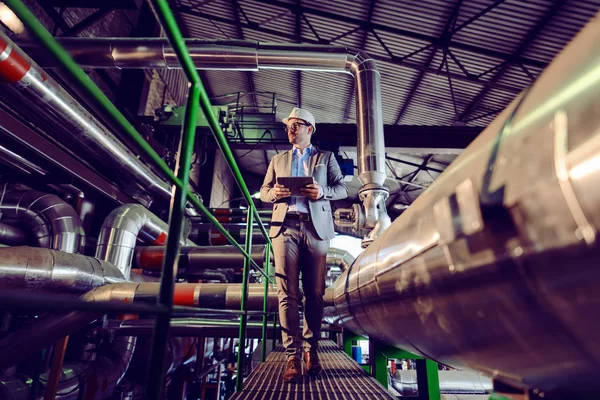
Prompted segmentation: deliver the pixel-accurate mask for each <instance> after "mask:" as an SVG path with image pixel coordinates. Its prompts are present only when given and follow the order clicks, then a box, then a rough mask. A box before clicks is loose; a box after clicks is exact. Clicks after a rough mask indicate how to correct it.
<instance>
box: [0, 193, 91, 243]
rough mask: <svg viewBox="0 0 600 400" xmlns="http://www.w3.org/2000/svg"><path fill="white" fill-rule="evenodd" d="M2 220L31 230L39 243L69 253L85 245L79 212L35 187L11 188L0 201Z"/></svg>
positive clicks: (56, 197)
mask: <svg viewBox="0 0 600 400" xmlns="http://www.w3.org/2000/svg"><path fill="white" fill-rule="evenodd" d="M0 212H1V213H2V221H3V222H7V223H10V224H11V225H12V224H16V225H17V226H21V227H22V228H25V229H27V231H29V232H31V234H32V236H33V238H34V239H35V241H36V243H37V245H38V246H39V247H47V248H51V249H55V250H61V251H65V252H67V253H78V252H79V251H80V249H83V245H84V241H85V233H84V232H83V227H82V225H81V220H80V219H79V216H78V215H77V213H76V212H75V210H74V209H73V207H71V206H70V205H69V204H67V203H66V202H64V201H63V200H61V199H60V198H59V197H58V196H55V195H53V194H47V193H41V192H37V191H35V190H28V191H9V192H7V193H6V194H5V196H4V198H3V199H2V201H1V202H0Z"/></svg>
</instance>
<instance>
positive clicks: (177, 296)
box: [173, 283, 196, 306]
mask: <svg viewBox="0 0 600 400" xmlns="http://www.w3.org/2000/svg"><path fill="white" fill-rule="evenodd" d="M195 291H196V285H190V284H185V283H178V284H177V285H175V293H174V294H173V304H175V305H178V306H194V305H196V299H195V298H194V293H195Z"/></svg>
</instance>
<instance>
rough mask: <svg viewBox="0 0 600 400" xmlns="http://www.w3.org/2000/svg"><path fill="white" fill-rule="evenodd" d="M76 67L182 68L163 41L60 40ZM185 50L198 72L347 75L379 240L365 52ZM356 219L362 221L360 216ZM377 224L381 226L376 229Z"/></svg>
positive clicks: (191, 45) (220, 44) (379, 180)
mask: <svg viewBox="0 0 600 400" xmlns="http://www.w3.org/2000/svg"><path fill="white" fill-rule="evenodd" d="M59 41H60V43H61V45H63V46H64V47H65V48H66V49H67V51H69V52H70V53H71V54H72V56H73V58H74V59H75V61H77V62H78V63H79V64H80V65H82V66H84V67H91V68H180V66H179V63H178V61H177V59H176V56H175V53H174V52H173V50H172V49H171V47H170V46H169V44H168V42H167V40H165V39H131V38H108V39H97V38H92V39H89V38H85V39H84V38H62V39H60V40H59ZM186 45H187V47H188V49H189V51H190V54H191V57H192V59H193V60H194V62H195V65H196V68H197V69H200V70H244V71H259V70H262V69H275V70H306V71H326V72H342V73H349V74H351V75H352V76H353V78H354V88H355V92H356V123H357V128H358V134H357V137H358V141H357V142H358V143H357V148H358V172H359V178H360V181H361V182H362V184H363V188H362V189H361V192H360V199H361V201H363V204H364V208H365V214H366V215H367V218H366V220H365V221H366V223H367V224H366V225H365V226H361V228H363V227H367V228H376V229H373V231H372V232H371V234H370V235H369V237H368V239H367V241H366V242H365V244H368V243H370V242H371V241H372V240H373V239H375V238H376V237H378V236H379V235H380V234H381V233H383V231H384V230H385V229H387V227H389V225H390V223H391V221H390V220H389V217H388V216H387V211H386V209H385V207H386V205H385V199H387V196H388V191H387V189H385V188H384V187H383V183H384V181H385V178H386V173H385V158H384V155H385V143H384V135H383V114H382V107H381V84H380V78H381V77H380V73H379V71H378V69H377V66H376V63H375V60H373V59H372V58H371V57H370V56H369V55H368V54H367V53H365V52H364V51H362V50H359V51H355V50H350V49H348V48H346V47H339V46H322V45H307V44H278V43H259V42H255V41H241V40H237V41H231V40H226V41H220V40H200V39H187V40H186ZM22 46H23V47H24V48H25V49H26V50H27V52H28V53H30V54H33V57H34V58H35V59H36V60H39V62H41V63H43V64H42V65H44V66H49V67H51V66H52V65H51V62H50V60H48V58H47V57H46V56H45V55H44V54H43V52H40V51H39V48H37V47H36V46H35V45H33V44H22ZM356 218H358V216H356ZM378 221H382V222H380V223H379V225H378Z"/></svg>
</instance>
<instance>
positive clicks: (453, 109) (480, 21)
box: [173, 0, 600, 126]
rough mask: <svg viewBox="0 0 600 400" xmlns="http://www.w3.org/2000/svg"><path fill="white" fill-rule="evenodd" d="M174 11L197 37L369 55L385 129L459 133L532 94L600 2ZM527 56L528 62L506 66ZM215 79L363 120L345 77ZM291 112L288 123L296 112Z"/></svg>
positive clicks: (219, 89) (250, 4) (214, 87)
mask: <svg viewBox="0 0 600 400" xmlns="http://www.w3.org/2000/svg"><path fill="white" fill-rule="evenodd" d="M173 6H174V9H175V10H178V12H179V13H180V16H181V19H182V22H183V24H184V26H185V30H186V31H187V33H188V34H189V35H190V36H193V37H198V38H242V37H243V38H244V39H248V40H258V41H275V42H295V41H298V42H307V43H315V42H318V41H320V42H322V43H332V44H336V45H342V46H347V47H351V48H355V47H361V48H363V49H364V50H365V51H367V52H368V53H369V54H371V55H372V56H374V57H375V58H376V59H377V60H378V65H379V67H380V69H381V72H382V96H383V104H384V106H383V107H384V110H383V115H384V120H385V123H386V124H394V123H396V122H397V123H400V124H426V125H453V124H455V123H456V122H457V120H459V121H460V122H464V123H467V124H469V125H475V126H485V125H486V124H487V123H489V122H490V121H491V120H492V119H493V118H494V117H495V115H497V113H498V112H499V111H500V110H501V109H502V108H504V107H506V105H507V104H508V103H509V102H510V101H511V99H512V98H514V96H515V95H516V94H518V92H519V91H521V90H522V89H524V88H526V87H528V86H529V85H530V84H531V82H532V79H534V78H535V77H537V76H538V75H539V73H540V71H541V70H542V67H543V65H545V64H547V63H548V62H550V61H551V59H552V58H553V57H554V56H555V55H556V54H557V53H558V52H559V51H560V49H561V48H562V47H564V45H565V44H566V43H567V42H568V41H569V40H570V39H571V38H572V37H573V36H574V35H575V34H576V33H577V32H578V31H579V30H580V29H581V27H582V26H583V25H584V24H585V23H586V22H587V21H588V20H589V19H590V18H591V17H592V16H593V15H594V14H595V13H596V12H597V11H598V9H600V1H598V0H569V1H555V0H528V1H517V0H505V1H502V0H497V1H491V0H462V1H458V0H452V1H449V0H421V1H409V0H403V1H396V0H362V1H355V0H338V1H328V0H311V1H308V0H303V1H300V2H297V1H295V0H289V1H281V0H204V1H200V0H181V1H173ZM456 11H457V13H456V14H455V17H456V19H455V21H454V20H453V19H452V17H453V13H454V12H456ZM297 24H298V26H297ZM445 27H447V28H448V29H447V30H446V34H444V28H445ZM448 32H450V33H451V34H449V33H448ZM298 34H299V35H298ZM525 40H527V42H526V43H525V42H524V41H525ZM446 44H447V46H446ZM519 51H520V54H517V56H519V57H521V58H522V59H517V60H508V61H507V59H510V58H511V57H512V56H513V55H515V53H516V52H519ZM423 69H425V70H427V71H428V72H426V73H423V72H421V71H422V70H423ZM448 73H450V74H451V75H452V76H451V79H450V80H449V79H448ZM207 75H208V76H209V77H210V80H211V82H210V83H209V88H210V90H211V95H212V96H215V97H216V96H221V95H224V94H227V93H229V92H230V91H231V90H236V87H237V88H238V89H237V90H240V89H239V88H245V89H247V88H248V87H250V85H249V84H243V83H242V82H243V81H244V80H246V81H248V80H249V79H252V80H253V81H254V82H253V85H254V90H256V91H273V92H276V93H277V94H278V95H279V96H281V98H282V102H283V103H284V104H288V102H289V101H295V102H299V101H301V102H302V105H304V106H306V107H308V108H311V109H313V110H314V112H315V115H316V116H317V119H318V121H321V122H331V123H340V122H353V121H354V119H355V117H354V105H353V104H351V103H353V101H350V99H349V97H350V96H353V94H352V93H351V82H349V81H348V79H345V78H343V77H332V76H331V75H323V74H313V73H302V74H298V73H295V72H281V73H271V72H258V73H250V74H246V73H244V74H235V73H209V74H207ZM421 75H423V76H421ZM294 81H295V82H296V83H295V84H294ZM486 83H487V86H491V90H490V89H486ZM299 85H300V86H301V88H300V90H298V86H299ZM482 93H483V94H482ZM479 97H481V99H479ZM406 102H410V104H408V105H407V106H405V103H406ZM348 104H350V105H349V106H348ZM289 106H291V105H289ZM282 107H283V108H285V109H282V110H280V111H281V113H282V114H284V113H285V112H287V108H290V107H288V105H286V106H282ZM403 109H404V112H401V111H402V110H403ZM398 117H401V118H400V119H399V120H398Z"/></svg>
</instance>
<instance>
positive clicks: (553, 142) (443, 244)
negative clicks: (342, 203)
mask: <svg viewBox="0 0 600 400" xmlns="http://www.w3.org/2000/svg"><path fill="white" fill-rule="evenodd" d="M598 43H600V19H599V18H598V17H596V19H594V20H593V21H592V22H591V23H590V24H589V25H588V26H587V27H586V28H585V29H584V30H583V31H582V32H581V33H580V34H579V36H577V38H576V39H575V40H574V41H573V42H571V43H570V44H569V46H568V47H567V48H566V49H565V50H564V51H563V52H562V53H561V54H560V55H559V56H558V57H557V58H556V59H555V60H554V62H553V63H552V64H551V65H550V66H549V67H548V68H547V70H546V71H544V73H543V74H542V75H541V76H540V77H539V79H538V80H537V82H536V83H535V84H534V86H533V87H532V88H531V89H530V90H529V91H528V92H527V93H526V94H525V95H524V96H521V97H520V98H518V99H516V100H515V101H514V102H513V104H511V105H510V106H509V107H508V108H507V110H505V111H504V112H503V113H502V114H501V115H500V116H499V117H498V118H497V119H496V120H495V121H494V122H493V123H492V124H491V125H490V126H489V127H488V128H487V129H486V130H485V131H484V132H482V133H481V134H480V136H479V137H478V138H477V139H475V141H474V142H473V143H472V145H471V146H469V147H468V148H467V149H466V150H465V151H464V152H463V153H462V154H461V155H460V156H459V157H458V158H457V159H456V160H455V162H454V163H453V164H452V165H451V166H450V167H449V168H448V169H447V170H446V171H445V172H444V173H443V174H442V175H441V176H440V177H439V178H438V179H437V180H436V181H435V182H434V184H433V185H432V186H431V187H430V188H429V189H428V190H427V191H425V192H424V193H423V194H422V195H421V196H419V198H418V199H417V200H416V201H415V202H414V203H413V205H411V207H410V208H409V209H407V210H406V211H405V212H404V213H403V214H402V215H401V216H400V217H399V218H398V219H397V220H396V221H394V223H393V224H392V226H391V227H390V228H389V229H388V230H387V231H386V232H385V233H384V234H383V235H382V236H381V237H380V238H378V239H377V240H376V241H374V242H373V243H372V244H371V245H370V246H369V247H368V248H367V249H366V250H365V251H364V252H363V253H362V254H361V255H360V256H359V257H358V258H357V259H356V261H355V262H354V263H353V264H352V266H351V267H350V268H349V269H348V270H347V271H345V272H344V274H343V275H342V276H341V277H340V279H338V281H337V282H336V285H335V288H334V296H333V297H334V303H335V308H329V309H328V310H327V313H328V315H329V320H330V321H331V320H337V321H339V322H340V323H342V324H343V325H344V326H345V327H347V328H350V329H351V330H353V331H355V332H356V333H359V334H363V335H368V336H369V337H370V338H372V339H376V340H381V341H384V342H386V343H388V344H391V345H395V346H398V347H400V348H402V349H406V350H408V351H411V352H414V353H417V354H420V355H423V356H425V357H428V358H431V359H434V360H437V361H439V362H441V363H443V364H448V365H451V366H455V367H457V368H462V367H466V368H469V369H474V370H478V371H482V372H485V373H486V374H489V375H491V376H493V377H494V379H496V380H499V381H502V382H504V383H507V384H509V385H513V386H516V387H519V388H530V389H532V390H535V389H537V391H538V392H542V393H544V394H545V396H546V398H550V396H551V395H553V396H554V397H558V398H576V397H577V396H579V397H586V398H590V397H597V395H598V391H600V389H599V388H598V384H597V371H598V367H599V366H600V341H599V340H598V338H597V334H596V333H597V332H598V330H599V329H600V320H599V319H598V318H597V312H598V309H600V297H598V296H597V293H598V292H599V291H600V272H599V271H600V270H599V269H598V268H597V265H598V260H599V259H600V246H599V245H598V240H597V235H598V231H599V228H600V212H598V210H599V207H598V205H599V204H600V186H599V185H598V184H597V182H598V181H599V180H600V112H598V104H600V47H599V46H598V45H597V44H598ZM567 393H568V395H567ZM561 396H562V397H561ZM569 396H571V397H569Z"/></svg>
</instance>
